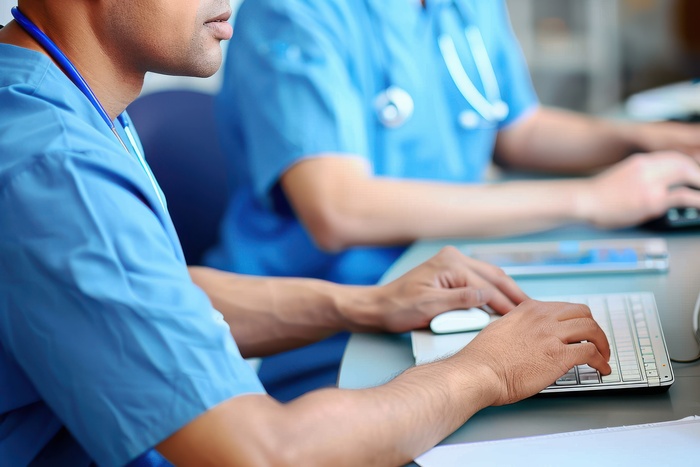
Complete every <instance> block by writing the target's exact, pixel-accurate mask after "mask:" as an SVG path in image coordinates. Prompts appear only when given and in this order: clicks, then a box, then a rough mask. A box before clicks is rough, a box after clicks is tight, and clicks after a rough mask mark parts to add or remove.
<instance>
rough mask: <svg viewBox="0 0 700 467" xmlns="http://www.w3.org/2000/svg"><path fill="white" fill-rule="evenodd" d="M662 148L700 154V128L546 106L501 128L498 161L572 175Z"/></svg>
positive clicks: (497, 145) (502, 163)
mask: <svg viewBox="0 0 700 467" xmlns="http://www.w3.org/2000/svg"><path fill="white" fill-rule="evenodd" d="M659 150H674V151H679V152H682V153H684V154H688V155H690V156H700V130H699V129H698V127H697V126H696V125H690V124H683V123H669V122H667V123H639V122H629V121H613V120H604V119H600V118H595V117H591V116H587V115H584V114H581V113H576V112H570V111H566V110H560V109H553V108H547V107H542V108H539V109H538V110H537V111H536V112H534V113H533V114H532V115H530V116H528V117H527V118H526V119H524V120H523V121H521V122H518V123H516V124H515V125H512V126H511V127H509V128H507V129H505V130H503V131H501V132H499V134H498V139H497V143H496V149H495V152H494V160H495V161H496V162H497V163H498V164H500V165H503V166H505V167H510V168H515V169H521V170H535V171H541V172H549V173H567V174H573V173H582V172H587V171H590V170H592V169H599V168H602V167H605V166H608V165H610V164H613V163H615V162H618V161H620V160H621V159H623V158H625V157H627V156H629V155H630V154H632V153H635V152H652V151H659Z"/></svg>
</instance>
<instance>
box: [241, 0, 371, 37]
mask: <svg viewBox="0 0 700 467" xmlns="http://www.w3.org/2000/svg"><path fill="white" fill-rule="evenodd" d="M364 9H365V4H364V2H361V1H359V0H256V1H246V2H243V4H242V5H241V7H240V9H239V10H238V13H237V14H236V30H238V29H243V30H245V29H251V28H256V29H258V28H260V27H261V26H263V28H262V29H263V30H264V31H266V32H277V33H284V32H285V28H288V27H290V26H295V27H297V28H318V31H319V32H320V31H321V30H326V31H337V32H340V31H344V30H347V29H348V28H349V27H350V26H351V25H352V24H353V23H354V21H355V20H356V17H357V12H358V11H360V10H364Z"/></svg>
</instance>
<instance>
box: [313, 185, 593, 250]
mask: <svg viewBox="0 0 700 467" xmlns="http://www.w3.org/2000/svg"><path fill="white" fill-rule="evenodd" d="M584 187H585V181H583V180H552V181H523V182H508V183H499V184H490V185H489V184H476V185H459V184H447V183H439V182H419V181H410V180H400V181H398V180H387V179H380V178H368V179H366V180H365V181H364V182H363V183H362V184H359V183H357V182H355V184H354V186H353V187H352V188H351V187H350V186H346V187H345V189H346V190H347V191H346V194H342V193H341V192H340V191H339V192H338V194H337V195H335V196H332V198H333V199H334V206H335V207H334V208H333V209H330V210H329V212H328V215H327V217H326V221H328V219H332V220H331V221H330V222H328V224H332V225H333V228H332V231H333V232H332V234H328V232H326V234H327V236H328V237H329V238H332V239H333V241H329V242H327V244H326V245H323V246H324V247H326V248H328V249H330V250H334V249H342V248H347V247H349V246H356V245H392V244H407V243H410V242H412V241H414V240H417V239H425V238H445V237H465V236H466V237H494V236H506V235H515V234H524V233H529V232H535V231H541V230H546V229H550V228H553V227H556V226H559V225H562V224H565V223H568V222H571V221H576V220H580V218H579V213H578V210H577V207H578V203H579V199H580V197H581V196H583V195H582V192H583V191H584ZM350 191H352V193H351V194H350ZM330 211H332V212H330ZM307 227H309V229H310V230H311V231H312V232H313V231H314V227H313V225H311V224H307ZM333 242H336V244H333Z"/></svg>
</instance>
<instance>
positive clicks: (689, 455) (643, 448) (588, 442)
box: [415, 415, 700, 467]
mask: <svg viewBox="0 0 700 467" xmlns="http://www.w3.org/2000/svg"><path fill="white" fill-rule="evenodd" d="M698 440H700V417H699V416H697V415H695V416H691V417H688V418H684V419H681V420H675V421H671V422H660V423H650V424H644V425H632V426H622V427H613V428H603V429H597V430H585V431H574V432H568V433H558V434H553V435H543V436H530V437H525V438H512V439H504V440H496V441H485V442H476V443H463V444H451V445H445V446H437V447H435V448H433V449H431V450H430V451H428V452H426V453H425V454H423V455H421V456H419V457H418V458H416V460H415V461H416V463H417V464H418V465H420V466H421V467H434V466H435V467H437V466H440V467H453V466H454V467H458V466H459V467H461V466H464V465H518V466H538V467H546V466H556V467H560V466H561V465H566V466H567V467H579V466H580V467H583V466H586V467H588V466H590V465H611V466H612V465H636V466H641V465H655V466H661V465H697V464H698V463H699V462H700V453H699V449H698V446H699V445H698V442H699V441H698ZM654 447H657V448H658V447H662V449H654Z"/></svg>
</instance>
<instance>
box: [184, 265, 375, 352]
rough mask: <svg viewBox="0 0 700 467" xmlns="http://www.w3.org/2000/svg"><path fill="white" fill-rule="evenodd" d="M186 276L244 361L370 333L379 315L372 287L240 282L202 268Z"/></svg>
mask: <svg viewBox="0 0 700 467" xmlns="http://www.w3.org/2000/svg"><path fill="white" fill-rule="evenodd" d="M189 271H190V276H191V277H192V280H193V281H194V282H195V283H196V284H197V285H198V286H199V287H200V288H201V289H202V290H204V292H205V293H206V294H207V295H208V296H209V299H210V300H211V301H212V304H213V305H214V308H216V309H217V310H218V311H220V312H221V313H222V314H223V315H224V319H225V320H226V322H228V323H229V325H230V326H231V333H232V334H233V336H234V338H235V339H236V342H237V344H238V346H239V348H240V349H241V353H242V354H243V355H244V356H245V357H253V356H264V355H269V354H272V353H277V352H281V351H284V350H288V349H291V348H296V347H300V346H303V345H306V344H309V343H312V342H316V341H318V340H321V339H323V338H325V337H328V336H330V335H332V334H334V333H336V332H338V331H340V330H344V329H350V330H369V329H372V327H373V325H374V323H373V322H372V321H371V319H370V317H372V316H375V315H376V314H377V313H376V310H375V308H376V303H377V302H376V300H375V299H374V294H375V293H376V288H374V287H350V286H340V285H336V284H332V283H330V282H326V281H320V280H314V279H291V278H263V277H253V276H244V275H238V274H231V273H227V272H223V271H218V270H215V269H211V268H203V267H190V268H189ZM349 315H352V318H350V317H349ZM363 316H367V317H368V318H367V319H366V320H363Z"/></svg>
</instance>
